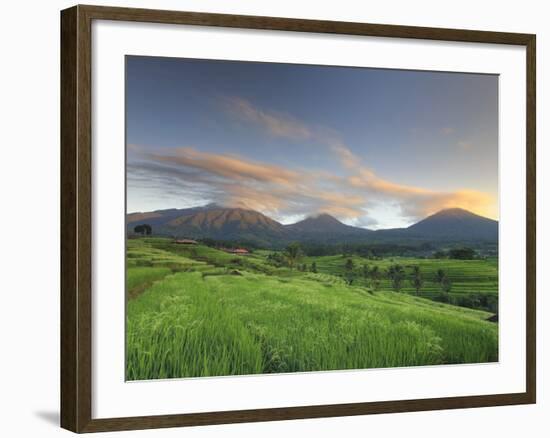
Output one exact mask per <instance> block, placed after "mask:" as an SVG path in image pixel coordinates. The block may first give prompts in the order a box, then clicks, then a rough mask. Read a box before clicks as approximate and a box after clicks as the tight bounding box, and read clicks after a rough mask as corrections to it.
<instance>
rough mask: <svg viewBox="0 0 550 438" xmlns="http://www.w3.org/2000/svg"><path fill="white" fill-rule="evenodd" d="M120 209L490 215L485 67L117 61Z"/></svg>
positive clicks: (377, 219) (384, 218)
mask: <svg viewBox="0 0 550 438" xmlns="http://www.w3.org/2000/svg"><path fill="white" fill-rule="evenodd" d="M126 153H127V171H126V174H127V211H128V212H129V213H131V212H145V211H152V210H159V209H167V208H188V207H195V206H201V205H206V204H209V203H216V204H219V205H223V206H228V207H241V208H247V209H252V210H256V211H259V212H261V213H264V214H266V215H267V216H269V217H271V218H273V219H276V220H278V221H280V222H282V223H292V222H296V221H298V220H301V219H303V218H305V217H308V216H314V215H317V214H320V213H328V214H331V215H333V216H334V217H336V218H338V219H339V220H341V221H342V222H344V223H347V224H350V225H355V226H360V227H366V228H371V229H381V228H395V227H405V226H408V225H411V224H412V223H414V222H417V221H418V220H420V219H422V218H424V217H426V216H428V215H430V214H433V213H435V212H437V211H439V210H441V209H444V208H454V207H458V208H464V209H467V210H470V211H472V212H474V213H477V214H480V215H482V216H486V217H490V218H493V219H498V76H495V75H481V74H470V73H445V72H427V71H407V70H390V69H371V68H357V67H333V66H317V65H295V64H276V63H257V62H242V61H216V60H195V59H181V58H159V57H137V56H127V57H126Z"/></svg>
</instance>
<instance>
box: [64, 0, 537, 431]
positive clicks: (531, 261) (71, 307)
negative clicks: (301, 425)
mask: <svg viewBox="0 0 550 438" xmlns="http://www.w3.org/2000/svg"><path fill="white" fill-rule="evenodd" d="M93 20H115V21H130V22H136V21H137V22H147V23H167V24H185V25H196V26H218V27H228V28H244V29H263V30H282V31H294V32H315V33H325V34H346V35H356V36H377V37H389V38H412V39H426V40H439V41H455V42H456V41H459V42H474V43H491V44H506V45H519V46H524V47H525V48H526V58H527V63H526V66H525V68H526V77H527V88H526V90H525V99H526V108H527V114H526V120H527V126H526V140H525V141H526V147H527V181H526V183H527V193H526V200H527V201H526V202H527V211H526V212H525V214H526V220H527V247H526V254H527V264H526V273H527V276H526V278H527V284H526V291H527V296H526V306H527V307H526V309H527V318H526V322H525V323H526V334H527V338H526V364H527V368H526V378H527V379H526V391H525V392H521V393H510V394H495V395H481V396H461V397H446V398H430V399H416V400H396V401H382V402H366V403H348V404H336V405H320V406H319V405H317V406H300V407H287V408H273V409H251V410H241V411H224V412H206V413H193V414H178V415H159V416H140V417H128V418H107V419H103V418H102V419H93V418H92V288H91V281H92V275H91V263H92V257H91V248H92V233H91V229H92V214H91V200H92V185H91V178H92V156H91V131H92V122H91V117H92V91H91V71H92V50H91V42H92V35H91V28H92V22H93ZM535 48H536V38H535V35H530V34H519V33H503V32H486V31H475V30H457V29H439V28H426V27H411V26H395V25H382V24H364V23H349V22H332V21H318V20H302V19H289V18H274V17H256V16H237V15H224V14H210V13H196V12H176V11H161V10H145V9H128V8H111V7H100V6H75V7H72V8H70V9H66V10H64V11H62V12H61V426H62V427H63V428H65V429H68V430H71V431H74V432H79V433H80V432H99V431H115V430H128V429H148V428H162V427H177V426H195V425H210V424H222V423H241V422H255V421H274V420H289V419H303V418H317V417H334V416H350V415H365V414H380V413H395V412H409V411H425V410H437V409H456V408H471V407H483V406H499V405H516V404H529V403H535V400H536V334H535V331H536V329H535V328H536V313H535V311H536V292H535V284H536V281H535V278H536V272H535V265H536V260H535V257H536V255H535V253H536V250H535V218H536V205H535V181H536V174H535V136H536V128H535V107H536V103H535V90H536V88H535V86H536V85H535V84H536V80H535V56H536V55H535Z"/></svg>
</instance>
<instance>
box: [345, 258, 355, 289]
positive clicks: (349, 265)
mask: <svg viewBox="0 0 550 438" xmlns="http://www.w3.org/2000/svg"><path fill="white" fill-rule="evenodd" d="M354 268H355V265H354V263H353V260H352V259H347V260H346V264H345V266H344V270H345V272H344V280H346V283H347V284H348V285H349V286H351V285H352V283H353V281H354V280H355V272H354Z"/></svg>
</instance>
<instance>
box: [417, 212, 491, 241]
mask: <svg viewBox="0 0 550 438" xmlns="http://www.w3.org/2000/svg"><path fill="white" fill-rule="evenodd" d="M407 234H409V235H411V236H429V237H432V238H434V237H435V238H448V239H453V240H471V239H483V240H490V241H496V240H497V239H498V222H497V221H495V220H492V219H488V218H486V217H483V216H479V215H477V214H474V213H472V212H469V211H467V210H463V209H461V208H449V209H446V210H441V211H439V212H438V213H435V214H433V215H431V216H428V217H427V218H426V219H423V220H421V221H420V222H418V223H416V224H414V225H411V226H410V227H409V228H407Z"/></svg>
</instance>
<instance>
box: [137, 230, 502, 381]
mask: <svg viewBox="0 0 550 438" xmlns="http://www.w3.org/2000/svg"><path fill="white" fill-rule="evenodd" d="M127 255H128V259H127V260H128V276H127V278H128V288H129V290H130V287H131V286H132V287H134V288H139V287H140V284H141V285H142V289H141V290H140V293H139V294H136V295H135V296H130V298H131V299H129V301H128V303H127V339H126V342H127V364H126V373H127V378H128V379H129V380H143V379H158V378H176V377H201V376H221V375H242V374H259V373H283V372H302V371H318V370H337V369H360V368H380V367H398V366H417V365H428V364H450V363H481V362H490V361H496V360H497V359H498V326H497V325H496V324H493V323H490V322H487V321H486V319H487V318H488V317H489V316H490V315H491V314H490V313H488V312H484V311H480V310H473V309H467V308H462V307H457V306H451V305H447V304H443V303H438V302H434V301H432V300H428V299H425V298H418V297H414V296H411V295H408V294H404V293H395V292H391V291H389V290H388V288H387V287H383V288H382V290H381V291H377V292H372V291H371V290H370V289H369V288H367V287H364V285H354V286H348V285H346V284H345V282H344V281H343V280H342V279H341V278H340V277H339V276H338V272H337V270H338V269H339V267H340V265H342V267H343V265H344V263H345V259H344V258H342V257H341V256H339V258H331V257H318V258H316V259H315V261H316V264H317V267H318V269H319V272H318V273H311V272H298V271H290V270H289V269H288V268H277V267H274V266H271V265H269V264H268V263H267V261H266V257H265V256H266V254H265V253H263V252H261V251H259V252H257V253H255V254H253V255H251V256H246V257H236V256H234V255H232V254H227V253H225V252H222V251H218V250H216V249H212V248H208V247H205V246H202V245H199V246H189V247H188V246H183V245H174V244H172V243H171V242H169V241H168V240H165V239H135V240H130V241H128V254H127ZM357 261H358V262H359V261H360V260H357ZM308 262H309V261H308ZM361 262H364V260H363V261H361ZM387 262H388V263H389V261H387ZM429 262H434V261H432V260H426V261H425V264H424V265H423V266H422V269H423V270H425V271H426V272H429V270H430V266H429V264H428V263H429ZM369 263H371V262H370V261H369ZM402 264H405V263H402ZM433 269H435V270H436V269H437V268H433ZM447 269H449V270H451V265H448V268H447ZM454 269H455V271H453V274H452V275H456V276H458V275H459V271H458V269H459V268H458V264H456V263H455V265H454ZM464 269H465V270H467V269H471V268H470V266H469V265H467V264H465V265H464ZM476 269H478V270H479V266H478V267H477V268H476ZM471 272H472V273H473V272H474V270H472V271H471ZM483 272H485V271H483ZM486 273H487V272H485V274H486ZM449 275H451V274H449ZM482 277H483V275H481V274H477V277H476V278H482ZM464 282H465V283H467V282H468V281H466V280H464Z"/></svg>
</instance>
